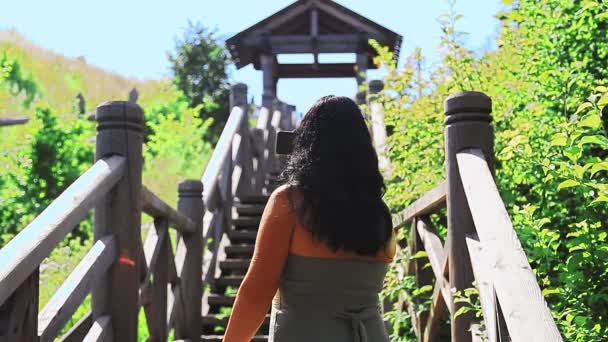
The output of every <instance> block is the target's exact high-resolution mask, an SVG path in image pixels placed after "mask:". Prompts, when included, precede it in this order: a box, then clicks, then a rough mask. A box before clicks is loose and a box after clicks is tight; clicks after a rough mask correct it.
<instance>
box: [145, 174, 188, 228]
mask: <svg viewBox="0 0 608 342" xmlns="http://www.w3.org/2000/svg"><path fill="white" fill-rule="evenodd" d="M141 201H142V210H143V211H144V212H145V213H146V214H148V215H150V216H152V217H154V218H161V217H166V218H167V219H168V220H169V222H170V223H172V224H173V226H174V227H176V228H177V230H179V231H181V232H194V231H195V230H196V227H195V225H194V222H192V220H190V219H189V218H188V217H186V216H184V215H182V214H181V213H179V212H178V211H177V210H175V209H173V208H171V207H170V206H169V205H168V204H167V203H165V202H164V201H163V200H162V199H160V198H159V197H158V196H156V194H155V193H153V192H152V191H150V189H148V188H147V187H146V186H145V185H142V188H141Z"/></svg>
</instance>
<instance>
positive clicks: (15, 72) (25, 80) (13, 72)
mask: <svg viewBox="0 0 608 342" xmlns="http://www.w3.org/2000/svg"><path fill="white" fill-rule="evenodd" d="M0 87H3V88H5V89H6V90H8V91H9V92H10V93H11V95H13V96H18V95H23V96H24V100H23V105H24V106H25V107H29V106H30V105H31V104H32V102H33V101H34V99H35V98H36V96H37V95H39V93H40V89H39V86H38V84H37V83H36V81H34V79H33V78H32V75H30V74H28V73H26V72H25V71H24V70H23V68H22V67H21V63H20V62H19V60H18V59H16V58H15V57H13V56H11V55H10V54H8V52H6V51H4V52H3V53H2V54H0Z"/></svg>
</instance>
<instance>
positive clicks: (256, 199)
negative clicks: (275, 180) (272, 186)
mask: <svg viewBox="0 0 608 342" xmlns="http://www.w3.org/2000/svg"><path fill="white" fill-rule="evenodd" d="M269 197H270V196H268V195H250V196H245V197H242V198H240V204H264V205H265V204H266V202H268V198H269Z"/></svg>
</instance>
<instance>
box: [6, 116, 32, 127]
mask: <svg viewBox="0 0 608 342" xmlns="http://www.w3.org/2000/svg"><path fill="white" fill-rule="evenodd" d="M29 121H30V118H28V117H21V118H0V127H2V126H13V125H22V124H24V123H27V122H29Z"/></svg>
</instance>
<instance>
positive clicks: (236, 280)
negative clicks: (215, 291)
mask: <svg viewBox="0 0 608 342" xmlns="http://www.w3.org/2000/svg"><path fill="white" fill-rule="evenodd" d="M243 278H244V276H242V275H227V276H222V277H219V278H216V279H215V282H214V284H215V286H216V287H218V288H226V287H228V286H232V287H239V286H241V283H242V282H243Z"/></svg>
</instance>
